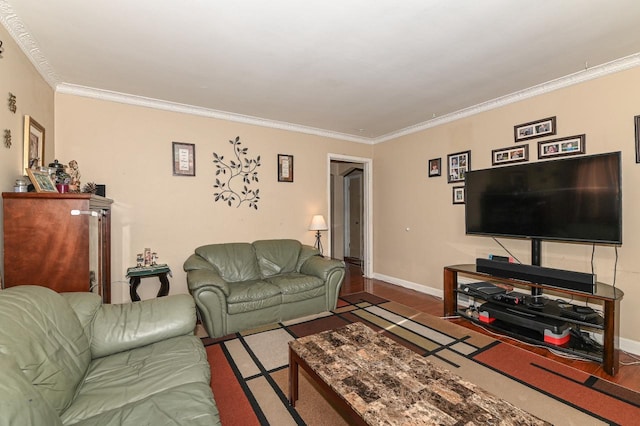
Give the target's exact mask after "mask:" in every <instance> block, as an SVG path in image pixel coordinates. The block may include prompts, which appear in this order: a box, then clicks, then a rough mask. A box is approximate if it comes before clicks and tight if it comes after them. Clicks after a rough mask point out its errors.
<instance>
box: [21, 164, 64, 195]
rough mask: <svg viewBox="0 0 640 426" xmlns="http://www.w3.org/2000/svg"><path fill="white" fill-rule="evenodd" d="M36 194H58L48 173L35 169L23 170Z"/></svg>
mask: <svg viewBox="0 0 640 426" xmlns="http://www.w3.org/2000/svg"><path fill="white" fill-rule="evenodd" d="M25 171H26V172H27V175H28V176H29V180H30V181H31V183H32V184H33V187H34V188H35V189H36V192H58V190H57V189H56V186H55V184H54V183H53V181H52V180H51V176H49V173H47V172H42V171H40V170H36V169H25Z"/></svg>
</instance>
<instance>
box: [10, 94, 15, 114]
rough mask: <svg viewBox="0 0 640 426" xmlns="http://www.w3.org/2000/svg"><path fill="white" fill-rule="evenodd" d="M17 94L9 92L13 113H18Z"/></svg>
mask: <svg viewBox="0 0 640 426" xmlns="http://www.w3.org/2000/svg"><path fill="white" fill-rule="evenodd" d="M16 109H17V107H16V95H14V94H13V93H11V92H9V111H11V112H12V113H14V114H15V113H16Z"/></svg>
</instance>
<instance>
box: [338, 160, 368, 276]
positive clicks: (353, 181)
mask: <svg viewBox="0 0 640 426" xmlns="http://www.w3.org/2000/svg"><path fill="white" fill-rule="evenodd" d="M371 165H372V160H371V159H368V158H359V157H349V156H343V155H337V154H329V185H330V186H329V188H330V191H329V206H330V209H329V211H330V213H329V215H330V228H331V229H330V230H329V240H330V247H331V257H333V258H335V259H339V260H345V261H347V262H351V263H355V264H358V266H360V267H361V268H362V273H363V275H364V276H367V277H370V276H371V275H372V273H373V265H372V253H373V251H372V238H371V236H372V226H371V223H372V221H371V212H372V200H371Z"/></svg>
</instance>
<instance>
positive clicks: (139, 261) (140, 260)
mask: <svg viewBox="0 0 640 426" xmlns="http://www.w3.org/2000/svg"><path fill="white" fill-rule="evenodd" d="M136 262H137V265H136V266H137V267H138V268H140V267H141V266H142V264H143V262H144V256H143V255H142V253H138V254H137V255H136Z"/></svg>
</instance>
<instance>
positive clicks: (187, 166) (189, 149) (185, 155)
mask: <svg viewBox="0 0 640 426" xmlns="http://www.w3.org/2000/svg"><path fill="white" fill-rule="evenodd" d="M172 145H173V175H174V176H195V175H196V145H195V144H193V143H182V142H173V143H172Z"/></svg>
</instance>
